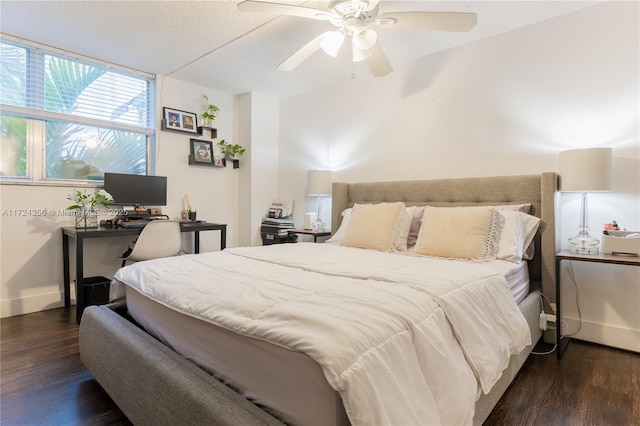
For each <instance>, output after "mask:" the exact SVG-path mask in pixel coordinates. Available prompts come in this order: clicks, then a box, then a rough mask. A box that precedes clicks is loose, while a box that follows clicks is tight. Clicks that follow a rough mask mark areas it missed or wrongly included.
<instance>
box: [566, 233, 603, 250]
mask: <svg viewBox="0 0 640 426" xmlns="http://www.w3.org/2000/svg"><path fill="white" fill-rule="evenodd" d="M599 243H600V240H598V239H596V238H593V237H592V236H591V235H589V233H588V232H579V233H578V234H577V235H575V236H573V237H571V238H569V251H570V252H572V253H581V254H598V252H599V250H598V244H599Z"/></svg>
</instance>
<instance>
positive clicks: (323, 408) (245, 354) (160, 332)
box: [126, 261, 528, 425]
mask: <svg viewBox="0 0 640 426" xmlns="http://www.w3.org/2000/svg"><path fill="white" fill-rule="evenodd" d="M483 265H485V266H489V267H490V268H491V269H492V270H495V271H497V272H499V273H501V274H502V275H503V276H505V277H506V278H508V279H507V282H508V283H509V287H510V288H511V290H512V294H513V295H514V298H516V300H517V299H519V298H520V297H521V294H523V293H524V296H526V291H527V289H528V282H527V280H526V279H524V280H523V277H527V276H528V274H527V265H526V262H522V263H519V264H513V263H510V262H504V261H498V262H491V263H483ZM126 291H127V305H128V308H129V312H130V313H131V315H132V316H133V317H134V318H135V319H136V321H137V322H138V323H139V324H140V325H142V326H143V327H144V328H145V329H146V330H147V331H148V332H149V333H150V334H152V335H154V336H156V337H157V338H158V339H160V340H161V341H163V342H164V343H165V344H166V345H168V346H169V347H171V348H173V349H174V350H176V351H177V352H178V353H180V354H181V355H182V356H184V357H185V358H187V359H189V360H191V361H193V362H194V363H196V364H198V365H200V366H201V367H203V368H204V369H206V370H208V371H210V372H212V373H213V374H214V375H216V376H217V377H219V378H220V379H221V380H223V381H224V382H226V383H227V384H229V385H230V386H231V387H233V388H235V389H236V390H237V391H238V392H240V393H241V394H242V395H243V396H245V397H246V398H247V399H249V400H251V401H252V402H254V403H255V404H257V405H258V406H260V407H262V408H264V409H265V410H266V411H268V412H270V413H271V414H273V415H274V416H275V417H277V418H279V419H281V420H283V421H284V422H285V423H289V424H298V425H304V424H337V425H342V424H349V420H348V418H347V415H346V413H345V409H344V406H343V404H342V401H341V398H340V396H339V395H338V393H337V392H336V391H335V390H334V389H333V388H332V387H331V386H329V384H328V383H327V380H326V378H325V376H324V374H323V371H322V369H321V368H320V366H319V365H318V364H317V363H316V362H315V361H314V360H313V359H311V357H309V356H307V355H305V354H304V353H301V352H297V351H291V350H287V349H286V348H283V347H280V346H276V345H272V344H270V343H268V342H264V341H262V340H260V339H256V338H251V337H248V336H242V335H240V334H237V333H234V332H231V331H229V330H227V329H225V328H222V327H218V326H216V325H214V324H211V323H210V322H207V321H203V320H201V319H198V318H193V317H192V316H189V315H185V314H184V313H180V312H177V311H175V310H173V309H170V308H168V307H166V306H163V305H162V304H160V303H158V302H155V301H153V300H151V299H149V298H147V297H145V296H144V295H142V294H141V293H140V292H138V291H137V290H135V289H133V288H131V287H127V290H126Z"/></svg>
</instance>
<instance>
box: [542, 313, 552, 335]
mask: <svg viewBox="0 0 640 426" xmlns="http://www.w3.org/2000/svg"><path fill="white" fill-rule="evenodd" d="M554 318H555V317H554ZM540 330H541V331H547V314H545V313H544V312H540Z"/></svg>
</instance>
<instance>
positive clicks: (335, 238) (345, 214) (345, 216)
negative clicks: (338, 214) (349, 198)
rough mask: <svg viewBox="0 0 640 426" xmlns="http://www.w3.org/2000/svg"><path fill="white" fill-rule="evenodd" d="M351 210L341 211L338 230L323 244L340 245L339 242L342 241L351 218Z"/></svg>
mask: <svg viewBox="0 0 640 426" xmlns="http://www.w3.org/2000/svg"><path fill="white" fill-rule="evenodd" d="M351 210H352V208H351V207H349V208H348V209H344V210H343V211H342V223H340V227H339V228H338V230H337V231H336V233H335V234H333V235H332V236H331V238H329V239H328V240H327V241H325V243H335V244H340V241H342V239H343V238H344V234H345V233H346V232H347V228H348V227H349V219H350V218H351Z"/></svg>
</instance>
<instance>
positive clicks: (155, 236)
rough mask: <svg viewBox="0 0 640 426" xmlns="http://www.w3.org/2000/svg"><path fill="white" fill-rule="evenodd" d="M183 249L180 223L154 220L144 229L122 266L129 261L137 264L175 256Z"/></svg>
mask: <svg viewBox="0 0 640 426" xmlns="http://www.w3.org/2000/svg"><path fill="white" fill-rule="evenodd" d="M181 247H182V238H181V233H180V223H179V222H178V221H176V220H152V221H151V222H149V223H148V224H147V225H145V227H144V228H142V232H141V233H140V235H139V236H138V239H137V240H136V243H135V245H134V246H133V250H132V251H131V253H129V255H128V256H126V257H124V258H123V259H122V266H124V265H125V263H126V262H127V260H129V261H132V262H137V261H140V260H149V259H158V258H161V257H170V256H175V255H177V254H178V253H180V250H181Z"/></svg>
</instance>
